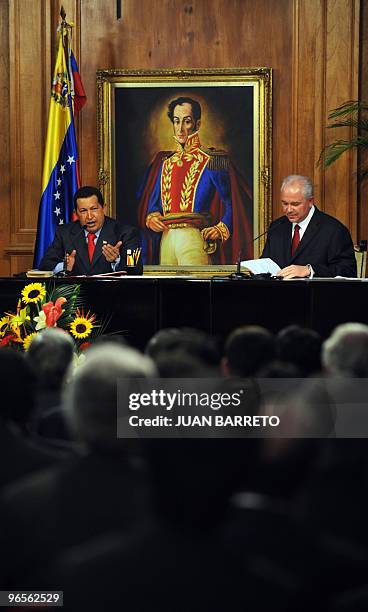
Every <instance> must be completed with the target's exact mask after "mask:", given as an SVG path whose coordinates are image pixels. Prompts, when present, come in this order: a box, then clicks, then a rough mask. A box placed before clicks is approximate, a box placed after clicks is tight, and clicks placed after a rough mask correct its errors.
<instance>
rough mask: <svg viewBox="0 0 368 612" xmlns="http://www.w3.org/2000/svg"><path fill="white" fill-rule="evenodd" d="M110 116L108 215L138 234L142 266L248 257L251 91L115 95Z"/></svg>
mask: <svg viewBox="0 0 368 612" xmlns="http://www.w3.org/2000/svg"><path fill="white" fill-rule="evenodd" d="M139 94H141V95H139ZM115 108H116V109H119V112H116V114H115V117H116V124H115V160H116V161H115V171H116V195H115V202H116V216H117V218H118V219H119V215H121V216H122V217H124V219H125V220H128V221H129V222H131V223H135V224H137V225H138V226H139V227H140V229H141V235H142V256H143V261H144V263H145V264H160V265H172V266H186V265H193V266H203V265H213V264H233V263H234V262H236V260H237V259H238V257H239V254H241V258H242V259H246V258H247V257H252V255H253V237H254V228H255V227H256V226H255V225H254V218H253V217H254V205H253V189H254V184H253V183H254V139H253V130H254V116H253V89H252V88H251V87H248V88H245V87H243V88H240V87H234V88H232V87H226V86H221V87H216V88H214V87H203V86H201V87H195V88H188V89H187V90H186V89H184V88H183V87H180V88H174V87H173V88H172V89H170V88H167V89H166V90H162V89H159V88H155V87H150V88H147V89H144V96H143V91H142V89H141V90H139V89H138V88H137V89H134V88H130V89H122V90H117V91H116V97H115ZM123 109H124V112H123ZM127 142H129V143H130V144H129V148H127ZM133 143H134V147H133ZM161 143H162V145H163V146H162V147H161V148H160V144H161ZM119 211H120V212H119Z"/></svg>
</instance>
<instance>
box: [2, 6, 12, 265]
mask: <svg viewBox="0 0 368 612" xmlns="http://www.w3.org/2000/svg"><path fill="white" fill-rule="evenodd" d="M9 72H10V68H9V10H8V3H7V2H0V74H1V82H0V95H1V104H0V150H1V155H0V177H1V180H0V207H1V217H0V219H1V221H0V276H8V275H9V273H10V265H9V260H8V259H7V258H6V257H5V253H4V249H5V246H6V245H7V244H8V242H9V237H10V159H9V155H8V154H7V152H8V151H9V145H10V140H9V124H10V91H9Z"/></svg>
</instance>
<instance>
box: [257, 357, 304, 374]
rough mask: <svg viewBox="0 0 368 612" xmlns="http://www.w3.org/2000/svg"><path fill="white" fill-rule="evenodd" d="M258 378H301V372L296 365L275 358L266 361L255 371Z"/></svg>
mask: <svg viewBox="0 0 368 612" xmlns="http://www.w3.org/2000/svg"><path fill="white" fill-rule="evenodd" d="M257 376H258V377H259V378H301V376H302V374H301V373H300V370H299V369H298V368H297V366H295V365H293V364H292V363H286V362H285V361H278V360H277V359H275V360H274V361H271V362H270V363H267V364H266V365H265V366H264V367H263V368H260V370H258V372H257Z"/></svg>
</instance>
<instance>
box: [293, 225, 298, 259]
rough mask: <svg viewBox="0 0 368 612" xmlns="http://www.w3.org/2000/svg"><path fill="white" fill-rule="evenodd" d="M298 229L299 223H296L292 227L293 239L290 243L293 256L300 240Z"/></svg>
mask: <svg viewBox="0 0 368 612" xmlns="http://www.w3.org/2000/svg"><path fill="white" fill-rule="evenodd" d="M299 230H300V227H299V225H296V226H295V228H294V236H293V240H292V243H291V256H292V257H293V256H294V253H295V251H296V250H297V248H298V246H299V242H300V234H299Z"/></svg>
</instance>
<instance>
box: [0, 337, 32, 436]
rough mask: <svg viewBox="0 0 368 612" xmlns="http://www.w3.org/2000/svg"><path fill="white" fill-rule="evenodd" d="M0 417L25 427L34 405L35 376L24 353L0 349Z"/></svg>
mask: <svg viewBox="0 0 368 612" xmlns="http://www.w3.org/2000/svg"><path fill="white" fill-rule="evenodd" d="M0 389H1V402H0V417H1V418H2V419H3V420H4V421H14V422H15V423H17V425H18V426H20V427H21V428H26V426H27V422H28V419H29V417H30V415H31V413H32V411H33V407H34V393H35V377H34V375H33V372H32V371H31V369H30V367H29V365H28V363H27V362H26V360H25V358H24V354H23V353H20V352H18V351H15V350H12V349H10V348H1V349H0Z"/></svg>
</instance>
